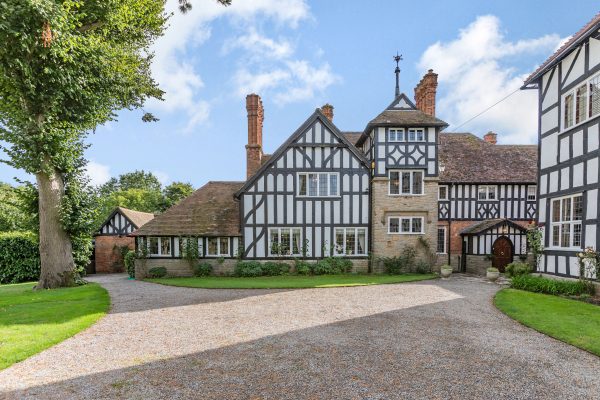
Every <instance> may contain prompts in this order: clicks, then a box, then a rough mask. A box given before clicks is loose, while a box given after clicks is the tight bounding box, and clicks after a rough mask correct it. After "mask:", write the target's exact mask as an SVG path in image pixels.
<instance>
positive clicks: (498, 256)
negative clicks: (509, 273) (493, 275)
mask: <svg viewBox="0 0 600 400" xmlns="http://www.w3.org/2000/svg"><path fill="white" fill-rule="evenodd" d="M492 254H493V256H494V257H493V258H492V267H494V268H498V270H499V271H500V272H504V267H506V265H507V264H510V263H511V262H512V261H513V250H512V242H511V241H510V239H509V238H507V237H506V236H501V237H499V238H498V239H496V241H495V242H494V245H493V246H492Z"/></svg>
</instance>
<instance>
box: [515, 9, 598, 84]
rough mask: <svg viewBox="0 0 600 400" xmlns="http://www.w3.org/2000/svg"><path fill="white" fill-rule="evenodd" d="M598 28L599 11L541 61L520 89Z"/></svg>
mask: <svg viewBox="0 0 600 400" xmlns="http://www.w3.org/2000/svg"><path fill="white" fill-rule="evenodd" d="M598 28H600V12H599V13H598V14H596V15H595V16H594V18H592V19H591V21H590V22H588V23H587V24H585V25H584V26H583V28H581V29H580V30H579V31H578V32H577V33H575V34H574V35H573V36H571V38H570V39H569V40H567V42H566V43H565V44H563V45H562V46H560V48H559V49H558V50H556V51H555V52H554V54H552V55H551V56H550V57H549V58H548V59H547V60H546V61H544V62H543V63H542V65H540V66H539V67H538V69H536V70H535V71H534V72H533V73H532V74H531V75H529V77H528V78H527V79H525V82H524V83H523V86H522V87H521V89H526V86H528V85H530V84H531V83H533V81H534V80H536V79H538V78H539V77H540V76H542V75H543V74H544V73H545V72H546V71H547V70H549V69H550V68H552V67H553V66H554V65H556V64H557V63H558V62H560V61H561V60H562V59H563V58H564V57H566V56H567V55H568V54H569V52H571V50H573V49H574V48H575V47H577V46H579V44H580V43H581V42H582V41H584V40H585V39H586V38H587V37H588V36H589V35H590V34H593V33H594V31H595V30H596V29H598Z"/></svg>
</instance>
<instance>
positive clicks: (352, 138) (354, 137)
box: [342, 131, 362, 145]
mask: <svg viewBox="0 0 600 400" xmlns="http://www.w3.org/2000/svg"><path fill="white" fill-rule="evenodd" d="M342 135H344V137H345V138H346V139H348V141H349V142H350V143H352V144H353V145H355V144H356V142H357V141H358V139H360V136H361V135H362V132H355V131H346V132H342Z"/></svg>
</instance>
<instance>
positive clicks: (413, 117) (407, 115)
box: [365, 110, 448, 131]
mask: <svg viewBox="0 0 600 400" xmlns="http://www.w3.org/2000/svg"><path fill="white" fill-rule="evenodd" d="M397 125H414V126H439V127H446V126H448V124H447V123H446V122H444V121H442V120H441V119H439V118H436V117H433V116H431V115H429V114H425V113H424V112H423V111H421V110H406V111H401V110H385V111H383V112H382V113H381V114H379V115H378V116H376V117H375V118H373V119H372V120H371V122H369V124H368V125H367V129H365V131H368V130H369V127H370V126H397Z"/></svg>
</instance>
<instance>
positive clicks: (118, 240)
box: [95, 236, 135, 274]
mask: <svg viewBox="0 0 600 400" xmlns="http://www.w3.org/2000/svg"><path fill="white" fill-rule="evenodd" d="M95 239H96V244H95V250H96V253H95V259H96V273H98V274H102V273H111V272H124V271H125V265H123V259H122V257H121V247H122V246H127V247H129V249H131V250H134V249H135V245H134V239H133V238H131V237H127V236H96V238H95Z"/></svg>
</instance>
